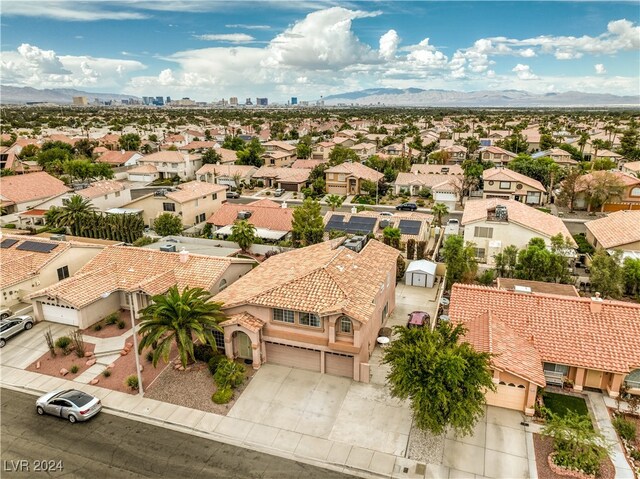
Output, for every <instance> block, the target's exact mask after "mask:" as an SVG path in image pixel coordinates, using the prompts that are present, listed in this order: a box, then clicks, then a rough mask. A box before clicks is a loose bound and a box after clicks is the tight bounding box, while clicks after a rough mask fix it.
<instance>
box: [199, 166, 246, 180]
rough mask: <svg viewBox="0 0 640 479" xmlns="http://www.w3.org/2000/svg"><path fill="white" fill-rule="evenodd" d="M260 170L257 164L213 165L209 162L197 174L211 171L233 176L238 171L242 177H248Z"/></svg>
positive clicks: (216, 174) (220, 174)
mask: <svg viewBox="0 0 640 479" xmlns="http://www.w3.org/2000/svg"><path fill="white" fill-rule="evenodd" d="M256 171H258V169H257V168H256V167H255V166H250V165H212V164H207V165H203V166H202V167H201V168H200V169H199V170H198V171H197V172H196V175H198V176H199V175H206V174H208V173H211V174H213V175H215V176H228V177H232V176H233V175H235V174H236V173H237V174H239V175H240V176H241V177H242V178H247V177H251V176H253V174H254V173H255V172H256Z"/></svg>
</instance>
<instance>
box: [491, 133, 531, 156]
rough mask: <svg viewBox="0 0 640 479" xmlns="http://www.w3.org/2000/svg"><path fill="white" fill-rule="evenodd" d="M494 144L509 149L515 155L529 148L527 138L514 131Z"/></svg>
mask: <svg viewBox="0 0 640 479" xmlns="http://www.w3.org/2000/svg"><path fill="white" fill-rule="evenodd" d="M496 146H499V147H500V148H504V149H505V150H507V151H511V152H512V153H515V154H516V155H518V154H520V153H526V152H527V151H528V150H529V143H527V139H526V138H525V137H524V136H523V135H522V133H520V132H514V133H513V134H512V135H510V136H508V137H506V138H504V139H503V140H500V141H498V142H496Z"/></svg>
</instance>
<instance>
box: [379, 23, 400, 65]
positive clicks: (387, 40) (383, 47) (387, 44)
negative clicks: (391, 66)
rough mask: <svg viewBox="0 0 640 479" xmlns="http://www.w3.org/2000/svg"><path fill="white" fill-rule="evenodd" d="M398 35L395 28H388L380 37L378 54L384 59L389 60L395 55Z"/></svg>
mask: <svg viewBox="0 0 640 479" xmlns="http://www.w3.org/2000/svg"><path fill="white" fill-rule="evenodd" d="M399 43H400V37H399V36H398V33H397V32H396V31H395V30H389V31H388V32H387V33H385V34H384V35H382V36H381V37H380V56H381V57H382V58H384V59H386V60H391V59H392V58H393V57H394V56H395V55H396V50H397V49H398V44H399Z"/></svg>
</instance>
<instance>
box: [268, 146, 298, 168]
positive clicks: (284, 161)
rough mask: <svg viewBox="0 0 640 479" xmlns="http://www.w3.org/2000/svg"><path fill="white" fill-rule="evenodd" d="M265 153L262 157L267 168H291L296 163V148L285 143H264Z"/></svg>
mask: <svg viewBox="0 0 640 479" xmlns="http://www.w3.org/2000/svg"><path fill="white" fill-rule="evenodd" d="M262 146H263V147H264V149H265V153H264V154H263V155H262V159H263V160H264V164H265V165H267V166H276V167H282V166H291V164H292V163H293V162H294V161H296V158H297V157H296V146H295V145H291V144H289V143H287V142H285V141H268V142H266V143H263V144H262Z"/></svg>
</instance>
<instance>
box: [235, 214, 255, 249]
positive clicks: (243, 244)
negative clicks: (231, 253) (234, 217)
mask: <svg viewBox="0 0 640 479" xmlns="http://www.w3.org/2000/svg"><path fill="white" fill-rule="evenodd" d="M230 239H231V240H232V241H235V242H236V243H238V246H240V249H242V251H245V252H246V251H248V250H249V248H251V245H252V244H254V243H255V242H256V227H255V226H253V225H252V224H251V223H249V222H248V221H247V220H239V221H236V222H234V223H233V226H232V227H231V238H230Z"/></svg>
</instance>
